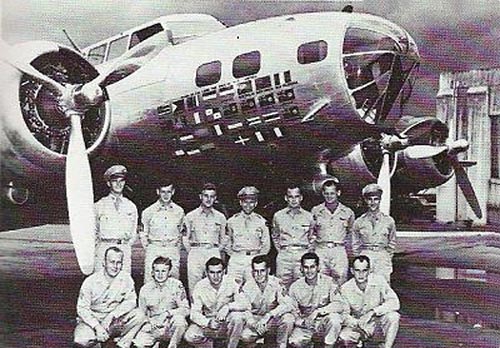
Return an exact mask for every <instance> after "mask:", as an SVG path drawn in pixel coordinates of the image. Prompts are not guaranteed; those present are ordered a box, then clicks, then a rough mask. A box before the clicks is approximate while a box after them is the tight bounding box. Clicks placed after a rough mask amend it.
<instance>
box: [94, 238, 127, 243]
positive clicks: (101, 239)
mask: <svg viewBox="0 0 500 348" xmlns="http://www.w3.org/2000/svg"><path fill="white" fill-rule="evenodd" d="M99 241H101V242H104V243H114V244H126V243H128V241H129V240H128V239H125V238H123V239H120V238H99Z"/></svg>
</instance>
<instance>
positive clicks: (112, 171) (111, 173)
mask: <svg viewBox="0 0 500 348" xmlns="http://www.w3.org/2000/svg"><path fill="white" fill-rule="evenodd" d="M126 176H127V168H126V167H125V166H122V165H121V164H115V165H113V166H111V167H109V168H108V169H107V170H106V171H105V172H104V180H106V181H108V180H110V179H112V178H116V177H120V178H125V177H126Z"/></svg>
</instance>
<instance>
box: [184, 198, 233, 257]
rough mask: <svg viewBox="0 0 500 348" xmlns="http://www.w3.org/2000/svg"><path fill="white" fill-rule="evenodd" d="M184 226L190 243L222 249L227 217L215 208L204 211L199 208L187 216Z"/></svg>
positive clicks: (187, 246)
mask: <svg viewBox="0 0 500 348" xmlns="http://www.w3.org/2000/svg"><path fill="white" fill-rule="evenodd" d="M184 225H185V227H186V238H187V239H188V240H189V242H192V243H211V244H214V245H218V246H219V247H220V246H221V244H222V242H223V238H224V234H225V230H226V217H225V216H224V214H222V213H221V212H219V211H217V210H215V209H214V208H211V209H208V210H203V209H202V208H201V207H198V208H196V209H195V210H193V211H190V212H189V213H187V214H186V218H185V219H184ZM186 248H189V245H186Z"/></svg>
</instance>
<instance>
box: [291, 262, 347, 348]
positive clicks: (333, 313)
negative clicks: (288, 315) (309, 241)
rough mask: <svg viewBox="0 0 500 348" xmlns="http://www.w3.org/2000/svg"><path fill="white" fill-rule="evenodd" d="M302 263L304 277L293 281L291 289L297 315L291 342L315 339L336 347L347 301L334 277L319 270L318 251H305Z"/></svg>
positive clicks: (300, 347) (297, 343) (297, 347)
mask: <svg viewBox="0 0 500 348" xmlns="http://www.w3.org/2000/svg"><path fill="white" fill-rule="evenodd" d="M300 263H301V266H302V271H303V273H304V277H303V278H300V279H299V280H297V281H296V282H295V283H293V284H292V286H291V287H290V291H289V296H290V297H291V299H292V304H293V306H294V308H295V313H296V319H295V329H294V330H293V332H292V334H291V336H290V339H289V340H288V343H290V345H291V346H292V347H295V348H303V347H308V346H309V345H310V344H311V341H312V340H313V341H317V342H320V341H322V342H323V343H324V345H325V347H326V348H333V345H334V344H335V342H336V341H337V338H338V336H339V333H340V328H341V324H342V313H344V311H345V304H344V303H343V301H342V299H341V297H340V293H339V291H338V287H337V285H336V284H335V282H334V281H333V279H332V278H331V277H329V276H327V275H324V274H320V273H319V271H320V269H319V264H320V261H319V257H318V255H316V254H315V253H306V254H304V255H303V256H302V259H301V260H300Z"/></svg>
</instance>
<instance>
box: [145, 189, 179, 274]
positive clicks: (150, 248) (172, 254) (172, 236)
mask: <svg viewBox="0 0 500 348" xmlns="http://www.w3.org/2000/svg"><path fill="white" fill-rule="evenodd" d="M156 193H157V195H158V200H157V201H156V202H155V203H153V204H152V205H151V206H149V207H148V208H146V209H145V210H144V211H143V212H142V217H141V221H142V225H143V231H142V233H141V234H140V238H141V243H142V246H143V247H144V249H146V257H145V260H144V283H147V282H148V281H151V280H152V276H151V274H152V273H151V265H152V263H153V260H155V259H156V258H157V257H158V256H163V257H168V258H169V259H170V260H171V261H172V270H171V272H170V275H171V276H172V277H174V278H177V279H179V268H180V259H181V256H180V247H181V243H182V234H181V231H182V224H183V221H184V209H182V208H181V207H180V206H178V205H177V204H175V203H174V202H173V201H172V197H173V196H174V194H175V188H174V185H173V184H172V183H169V182H165V184H160V185H158V187H157V188H156Z"/></svg>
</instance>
